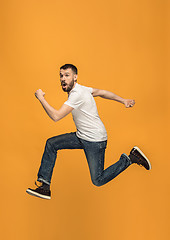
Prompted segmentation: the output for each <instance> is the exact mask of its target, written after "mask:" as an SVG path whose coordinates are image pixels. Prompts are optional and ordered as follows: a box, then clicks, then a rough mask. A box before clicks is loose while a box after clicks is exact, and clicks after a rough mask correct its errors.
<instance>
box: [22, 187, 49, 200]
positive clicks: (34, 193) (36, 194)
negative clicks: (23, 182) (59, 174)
mask: <svg viewBox="0 0 170 240" xmlns="http://www.w3.org/2000/svg"><path fill="white" fill-rule="evenodd" d="M26 192H27V193H28V194H30V195H32V196H35V197H39V198H43V199H48V200H50V199H51V197H49V196H44V195H42V194H40V193H37V192H34V191H31V190H30V189H27V190H26Z"/></svg>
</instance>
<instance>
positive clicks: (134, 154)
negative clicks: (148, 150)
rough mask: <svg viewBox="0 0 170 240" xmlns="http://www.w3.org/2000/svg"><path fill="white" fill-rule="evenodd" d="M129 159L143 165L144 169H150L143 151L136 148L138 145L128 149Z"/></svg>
mask: <svg viewBox="0 0 170 240" xmlns="http://www.w3.org/2000/svg"><path fill="white" fill-rule="evenodd" d="M129 157H130V160H131V161H132V163H137V164H138V165H141V166H143V167H144V168H146V170H150V169H151V163H150V161H149V159H148V158H147V157H146V156H145V155H144V153H143V152H142V151H141V150H140V149H139V148H138V147H136V146H135V147H133V149H132V150H131V151H130V155H129Z"/></svg>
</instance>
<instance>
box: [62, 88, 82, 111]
mask: <svg viewBox="0 0 170 240" xmlns="http://www.w3.org/2000/svg"><path fill="white" fill-rule="evenodd" d="M82 103H83V100H82V99H81V96H80V94H78V93H76V92H73V93H71V94H70V96H69V98H68V100H67V101H66V102H64V104H66V105H68V106H70V107H72V108H75V109H77V108H78V107H80V106H81V105H82Z"/></svg>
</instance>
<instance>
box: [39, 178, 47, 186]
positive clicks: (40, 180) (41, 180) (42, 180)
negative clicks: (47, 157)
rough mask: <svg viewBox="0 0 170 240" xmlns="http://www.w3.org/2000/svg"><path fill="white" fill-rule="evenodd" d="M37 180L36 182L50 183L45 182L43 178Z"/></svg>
mask: <svg viewBox="0 0 170 240" xmlns="http://www.w3.org/2000/svg"><path fill="white" fill-rule="evenodd" d="M37 181H38V182H44V183H46V184H48V185H50V183H49V182H47V181H46V180H44V179H43V178H38V179H37Z"/></svg>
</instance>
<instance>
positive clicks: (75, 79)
mask: <svg viewBox="0 0 170 240" xmlns="http://www.w3.org/2000/svg"><path fill="white" fill-rule="evenodd" d="M74 81H75V82H77V74H75V75H74Z"/></svg>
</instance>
